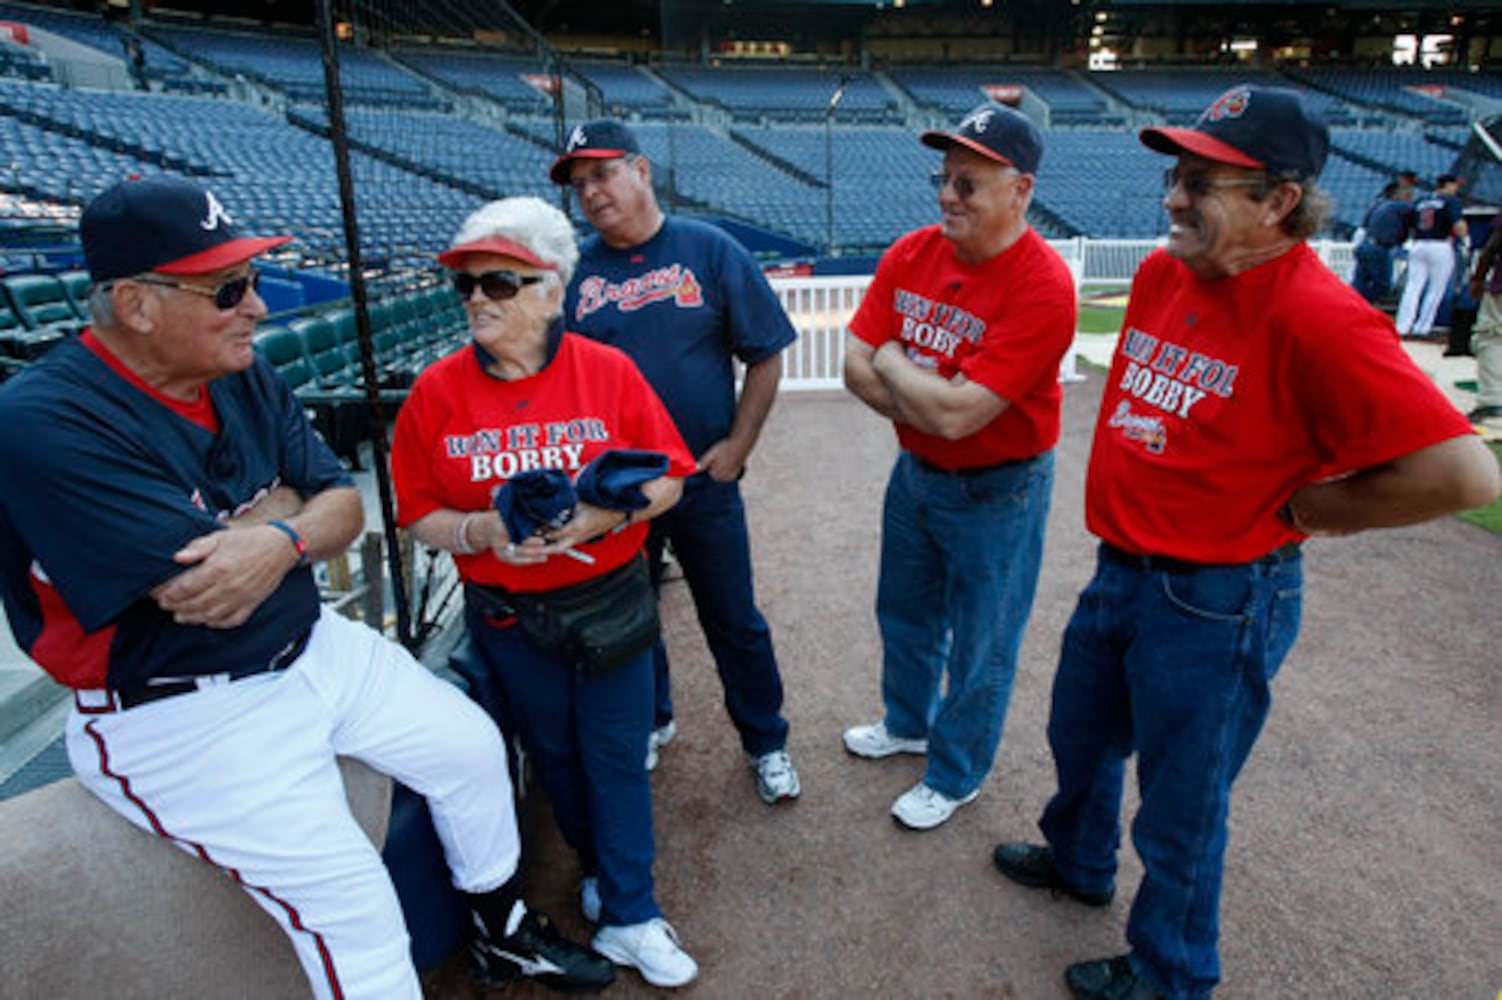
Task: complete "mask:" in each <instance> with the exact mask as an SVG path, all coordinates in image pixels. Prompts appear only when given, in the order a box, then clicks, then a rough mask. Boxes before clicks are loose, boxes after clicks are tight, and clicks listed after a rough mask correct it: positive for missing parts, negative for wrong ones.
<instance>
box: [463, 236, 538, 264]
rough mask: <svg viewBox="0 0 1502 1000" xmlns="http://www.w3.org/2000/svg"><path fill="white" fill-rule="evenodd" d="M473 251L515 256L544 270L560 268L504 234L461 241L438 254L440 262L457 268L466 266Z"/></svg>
mask: <svg viewBox="0 0 1502 1000" xmlns="http://www.w3.org/2000/svg"><path fill="white" fill-rule="evenodd" d="M472 253H494V254H500V255H501V256H502V257H514V258H516V259H517V260H519V261H522V262H524V263H527V264H531V265H532V266H533V267H540V268H542V269H543V270H544V271H556V270H558V265H556V264H549V263H548V262H547V261H545V260H543V259H542V258H541V257H539V256H537V254H535V253H533V252H532V251H531V250H529V249H527V248H526V247H524V246H522V245H521V244H520V243H517V242H516V241H515V240H508V239H507V238H506V237H504V236H487V237H485V238H484V239H480V240H473V241H471V242H469V243H461V244H459V245H458V246H456V247H449V248H448V249H447V250H445V251H443V253H441V254H439V255H438V263H440V264H442V265H443V266H444V267H452V268H454V269H455V270H457V269H458V268H460V267H463V266H464V258H465V257H468V256H469V255H470V254H472Z"/></svg>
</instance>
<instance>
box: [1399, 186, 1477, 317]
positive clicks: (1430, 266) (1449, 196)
mask: <svg viewBox="0 0 1502 1000" xmlns="http://www.w3.org/2000/svg"><path fill="white" fill-rule="evenodd" d="M1459 190H1460V178H1458V177H1456V176H1455V175H1454V174H1441V175H1440V176H1439V178H1438V179H1437V182H1436V186H1435V189H1434V191H1433V192H1432V193H1430V194H1424V195H1420V196H1419V197H1418V199H1417V200H1416V201H1414V203H1413V211H1412V213H1411V214H1410V217H1409V218H1410V225H1411V227H1412V229H1413V245H1412V246H1411V247H1410V248H1409V250H1408V277H1407V279H1406V281H1407V283H1406V284H1405V285H1404V286H1403V297H1402V298H1401V299H1399V300H1398V318H1397V324H1398V333H1399V334H1401V335H1402V336H1404V337H1427V336H1429V331H1430V330H1432V329H1434V316H1435V314H1436V313H1438V312H1439V304H1440V303H1441V302H1443V301H1444V298H1445V293H1446V292H1448V291H1449V290H1450V277H1451V275H1453V274H1454V273H1455V243H1454V240H1459V241H1461V243H1462V245H1463V244H1464V242H1465V238H1466V224H1465V207H1464V206H1463V205H1461V203H1460V199H1459V198H1457V197H1455V192H1456V191H1459Z"/></svg>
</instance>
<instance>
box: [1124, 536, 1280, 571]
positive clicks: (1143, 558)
mask: <svg viewBox="0 0 1502 1000" xmlns="http://www.w3.org/2000/svg"><path fill="white" fill-rule="evenodd" d="M1100 551H1101V553H1102V554H1104V555H1105V557H1106V558H1107V559H1109V560H1111V561H1112V562H1114V563H1117V564H1119V565H1122V566H1133V567H1135V568H1137V569H1140V570H1142V571H1143V572H1156V573H1195V572H1198V571H1199V570H1203V569H1224V568H1226V567H1228V566H1259V565H1260V566H1273V565H1277V564H1279V563H1285V562H1288V561H1289V560H1290V559H1292V558H1293V557H1294V556H1296V555H1298V554H1299V551H1300V549H1299V543H1298V542H1289V543H1288V544H1286V545H1280V546H1278V547H1277V548H1275V549H1273V550H1272V551H1271V552H1269V553H1268V554H1267V555H1265V556H1260V557H1258V558H1256V559H1248V560H1247V561H1246V562H1244V563H1198V562H1190V561H1189V560H1187V559H1175V558H1174V557H1172V556H1147V555H1139V554H1138V553H1136V552H1128V551H1127V550H1126V549H1123V548H1118V547H1117V546H1115V545H1112V544H1111V543H1110V542H1101V543H1100Z"/></svg>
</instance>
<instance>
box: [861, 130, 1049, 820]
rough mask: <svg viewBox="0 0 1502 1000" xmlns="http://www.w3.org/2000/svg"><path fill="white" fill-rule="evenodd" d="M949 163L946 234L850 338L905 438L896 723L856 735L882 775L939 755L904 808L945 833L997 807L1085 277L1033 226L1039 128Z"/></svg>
mask: <svg viewBox="0 0 1502 1000" xmlns="http://www.w3.org/2000/svg"><path fill="white" fill-rule="evenodd" d="M922 141H923V143H924V144H925V145H928V146H932V147H934V148H935V149H941V150H943V151H944V167H943V170H942V171H941V172H940V173H939V174H937V175H936V176H935V180H936V181H938V184H939V207H940V209H941V210H942V212H943V221H942V222H941V223H939V224H938V225H933V226H928V227H925V228H923V229H919V230H916V231H914V232H912V233H909V234H907V235H906V236H904V237H902V238H901V239H900V240H898V241H897V242H896V243H895V244H893V246H892V247H891V249H889V250H888V251H887V252H886V254H884V255H883V256H882V259H881V263H880V264H879V265H878V266H877V269H876V277H875V280H873V281H872V283H871V287H870V289H869V290H868V291H867V292H866V297H865V300H864V301H863V302H862V303H861V307H860V310H859V311H858V312H857V313H856V315H855V318H854V320H853V321H852V322H851V324H850V330H851V334H850V336H849V337H847V339H846V349H845V384H846V385H847V386H848V387H849V388H850V391H851V392H853V393H855V394H856V395H857V396H858V397H860V399H861V400H862V401H864V402H865V403H866V404H867V405H868V406H870V407H871V408H872V409H873V410H875V411H876V412H877V413H880V414H881V415H882V416H885V417H888V418H890V419H891V420H892V422H893V424H894V426H895V428H896V431H897V440H898V443H899V444H901V446H902V451H901V453H900V454H899V456H898V458H897V463H896V465H895V466H894V467H893V469H892V473H891V477H890V479H889V481H888V484H887V493H886V501H885V507H884V512H883V519H882V539H881V577H880V580H879V582H878V584H877V595H876V618H877V624H878V625H879V627H880V629H881V638H882V647H883V658H882V671H881V679H882V701H883V704H884V707H885V710H886V711H885V715H884V716H883V718H881V719H880V720H878V721H876V722H875V723H872V724H869V725H861V726H855V727H853V728H851V729H849V730H847V731H846V732H845V748H846V749H847V750H848V751H849V752H850V753H852V754H855V755H857V756H860V757H867V758H881V757H888V756H891V755H893V754H898V753H917V754H922V753H927V755H928V767H927V770H926V771H925V773H924V776H923V780H922V781H920V782H919V783H918V784H917V785H915V786H914V787H913V788H912V789H910V790H909V791H907V792H906V793H904V794H903V795H902V796H901V797H899V798H898V799H897V801H896V802H895V803H893V805H892V815H893V817H894V818H895V819H896V820H897V821H898V822H899V823H901V824H903V825H904V826H907V827H909V828H911V829H915V830H927V829H931V828H933V827H936V826H938V825H939V824H941V823H943V822H944V821H945V820H947V819H948V818H949V817H950V816H951V815H952V814H953V813H954V811H955V810H956V809H957V808H959V807H960V806H962V805H964V804H965V803H967V802H970V801H972V800H973V799H974V798H975V797H976V795H977V794H979V791H980V786H981V783H982V782H984V781H985V778H986V775H987V773H989V771H990V769H991V764H992V761H993V760H994V759H995V757H996V748H997V746H998V745H999V743H1000V741H1001V730H1002V723H1003V722H1004V721H1005V718H1006V711H1007V702H1008V701H1009V700H1010V697H1011V690H1012V678H1013V675H1014V674H1015V673H1016V668H1017V653H1018V649H1019V647H1020V646H1021V643H1022V634H1023V630H1024V628H1025V627H1026V625H1027V619H1028V615H1029V613H1030V612H1031V610H1032V604H1033V592H1034V590H1035V589H1036V585H1037V581H1038V566H1039V563H1040V562H1041V560H1042V555H1043V531H1044V526H1045V524H1046V522H1047V520H1048V506H1049V499H1050V494H1051V492H1052V490H1053V464H1054V460H1053V447H1054V444H1055V443H1056V442H1057V441H1058V437H1059V405H1060V401H1061V396H1062V394H1061V392H1060V389H1059V379H1058V376H1059V362H1060V361H1061V360H1062V358H1063V357H1064V353H1065V352H1066V351H1067V350H1068V348H1069V345H1070V343H1071V341H1072V340H1073V339H1074V328H1075V294H1074V284H1073V281H1072V279H1071V278H1070V275H1069V269H1068V267H1067V265H1065V263H1064V261H1063V260H1062V259H1061V258H1060V257H1059V255H1058V254H1057V253H1055V252H1054V251H1053V250H1052V249H1051V248H1050V247H1049V246H1048V244H1047V243H1045V242H1044V240H1043V238H1042V237H1040V236H1039V235H1038V234H1037V233H1036V232H1034V231H1033V229H1032V228H1031V227H1030V226H1029V225H1028V224H1027V208H1028V204H1029V202H1030V201H1031V200H1032V194H1033V183H1034V178H1035V175H1036V174H1037V171H1038V164H1039V162H1040V160H1041V159H1042V155H1043V144H1042V138H1041V137H1040V136H1039V134H1038V131H1037V129H1036V128H1034V127H1033V124H1032V122H1030V121H1029V120H1028V119H1027V118H1026V117H1024V116H1023V115H1021V114H1019V113H1018V112H1016V111H1012V110H1010V109H1007V108H1004V107H1002V106H1000V105H998V104H989V103H988V104H983V105H981V106H980V107H978V108H976V109H975V110H974V111H972V112H970V114H968V115H966V116H965V118H964V120H963V121H961V122H960V125H959V128H958V129H957V130H956V131H954V132H952V133H951V132H926V133H924V134H923V136H922Z"/></svg>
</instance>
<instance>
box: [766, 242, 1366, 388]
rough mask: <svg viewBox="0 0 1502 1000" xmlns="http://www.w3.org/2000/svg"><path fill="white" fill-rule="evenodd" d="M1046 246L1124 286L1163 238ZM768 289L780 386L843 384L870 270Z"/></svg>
mask: <svg viewBox="0 0 1502 1000" xmlns="http://www.w3.org/2000/svg"><path fill="white" fill-rule="evenodd" d="M1049 245H1050V246H1052V247H1053V248H1054V249H1055V250H1057V251H1058V252H1059V255H1060V256H1062V257H1063V258H1064V260H1065V261H1066V262H1068V264H1069V270H1070V272H1071V273H1072V274H1073V275H1074V278H1075V285H1076V287H1077V288H1078V289H1080V290H1081V291H1082V292H1083V291H1086V290H1090V289H1104V288H1111V287H1120V288H1125V287H1126V286H1127V285H1129V284H1130V283H1131V280H1132V275H1133V274H1135V273H1136V271H1137V266H1138V265H1139V264H1141V263H1142V261H1143V258H1145V257H1146V256H1147V255H1148V254H1149V253H1151V252H1152V251H1153V250H1154V249H1155V248H1157V247H1159V246H1162V245H1163V241H1162V240H1088V239H1085V238H1083V237H1078V238H1075V239H1069V240H1050V241H1049ZM1310 245H1311V246H1312V247H1313V248H1314V250H1315V252H1316V253H1318V254H1319V257H1320V260H1322V261H1324V262H1325V265H1326V266H1327V267H1329V268H1330V269H1331V270H1332V271H1334V272H1335V273H1336V274H1339V275H1342V276H1344V275H1345V274H1346V273H1347V272H1348V271H1349V270H1350V268H1351V263H1352V248H1351V244H1349V243H1344V242H1336V241H1332V240H1320V241H1316V242H1312V243H1311V244H1310ZM771 284H772V290H773V291H775V292H776V293H777V296H778V298H780V299H781V300H782V306H783V308H784V309H785V310H787V314H788V317H789V318H790V319H792V321H793V326H794V327H795V328H796V329H797V330H798V342H797V343H796V344H794V345H793V346H792V347H790V348H788V350H787V352H786V353H784V355H783V374H782V388H784V389H788V390H795V391H796V390H804V389H838V388H840V387H841V386H842V385H843V382H842V381H841V374H840V373H841V371H842V369H843V367H844V363H845V330H846V327H847V326H848V325H849V323H850V318H851V317H852V316H854V315H855V310H856V308H857V307H858V306H859V305H860V302H861V298H862V296H864V295H865V294H866V289H867V288H868V287H869V286H870V284H871V276H870V275H869V274H861V275H842V276H838V277H828V278H773V279H772V282H771ZM1072 372H1073V357H1072V355H1071V357H1069V358H1066V359H1065V363H1064V377H1065V378H1066V379H1067V378H1068V377H1069V376H1070V375H1071V374H1072Z"/></svg>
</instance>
